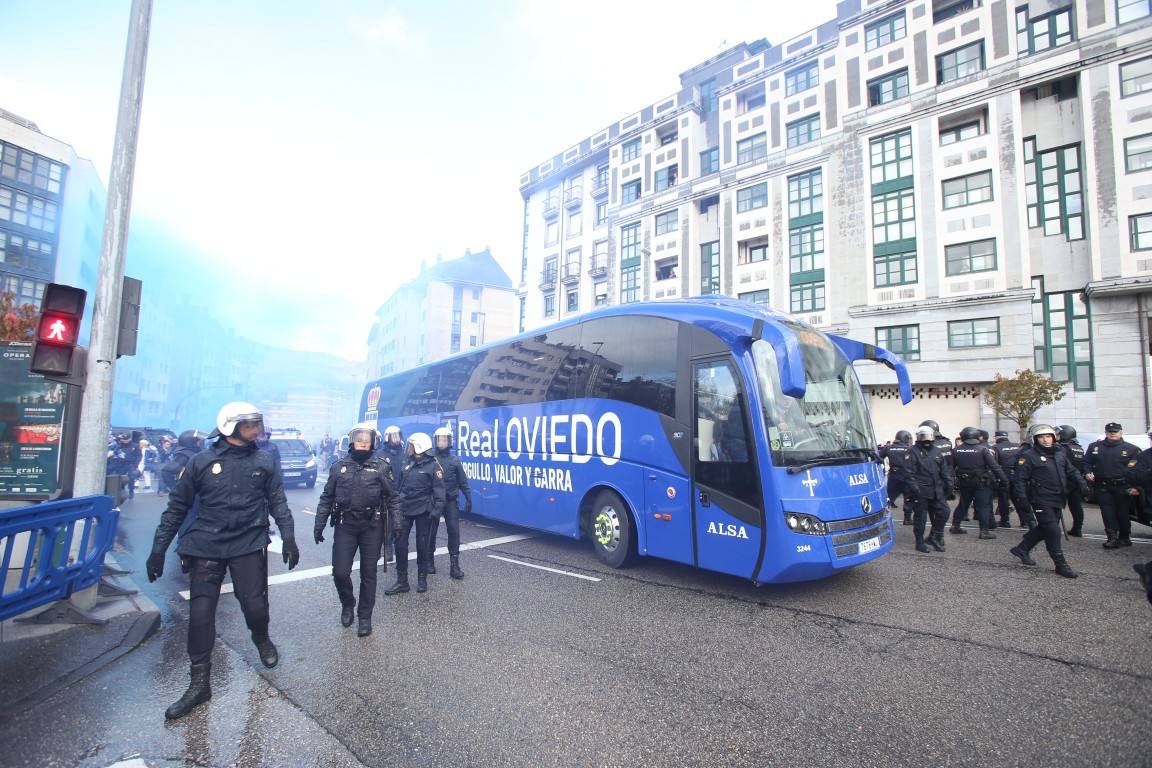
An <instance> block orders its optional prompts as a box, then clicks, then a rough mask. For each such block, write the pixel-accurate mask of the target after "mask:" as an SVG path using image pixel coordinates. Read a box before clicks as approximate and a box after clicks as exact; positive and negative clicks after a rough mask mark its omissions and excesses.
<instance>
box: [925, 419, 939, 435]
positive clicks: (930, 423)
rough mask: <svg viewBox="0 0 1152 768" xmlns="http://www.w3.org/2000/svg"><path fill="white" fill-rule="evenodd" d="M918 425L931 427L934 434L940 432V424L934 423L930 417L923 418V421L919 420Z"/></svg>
mask: <svg viewBox="0 0 1152 768" xmlns="http://www.w3.org/2000/svg"><path fill="white" fill-rule="evenodd" d="M920 426H922V427H932V431H933V432H935V433H936V434H940V425H939V424H937V423H936V422H935V421H933V420H932V419H924V421H922V422H920Z"/></svg>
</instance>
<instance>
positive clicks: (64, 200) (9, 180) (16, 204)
mask: <svg viewBox="0 0 1152 768" xmlns="http://www.w3.org/2000/svg"><path fill="white" fill-rule="evenodd" d="M105 197H106V193H105V190H104V184H103V183H102V182H101V181H100V177H99V174H97V173H96V169H95V167H94V166H93V165H92V163H91V162H89V161H88V160H85V159H84V158H82V157H79V156H77V154H76V152H75V151H74V150H73V149H72V147H71V146H69V145H68V144H65V143H64V142H62V141H59V140H57V139H53V138H51V137H49V136H45V135H44V134H43V133H41V132H40V129H39V128H38V127H37V126H36V124H35V123H33V122H31V121H29V120H26V119H24V118H22V117H20V116H19V115H14V114H12V113H11V112H6V111H4V110H2V109H0V291H4V292H11V293H13V294H15V295H16V300H17V302H18V303H21V304H33V305H35V306H37V307H39V306H40V300H41V299H42V298H43V296H44V286H45V285H47V284H48V283H50V282H54V281H55V282H60V283H66V284H68V285H75V286H77V287H80V288H84V289H85V290H87V291H89V293H91V292H92V291H94V290H95V287H96V270H97V268H98V265H99V263H100V240H101V237H102V234H103V228H104V201H105ZM90 322H91V320H90V313H89V318H87V319H86V320H85V323H84V326H83V327H82V328H81V341H82V342H84V343H86V340H87V338H88V329H89V324H90Z"/></svg>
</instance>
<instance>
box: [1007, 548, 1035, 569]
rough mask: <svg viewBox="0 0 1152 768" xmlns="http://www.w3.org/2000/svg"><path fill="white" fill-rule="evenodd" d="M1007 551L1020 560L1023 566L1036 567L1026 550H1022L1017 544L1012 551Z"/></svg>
mask: <svg viewBox="0 0 1152 768" xmlns="http://www.w3.org/2000/svg"><path fill="white" fill-rule="evenodd" d="M1008 551H1009V552H1011V553H1012V554H1013V555H1015V556H1016V557H1018V558H1020V562H1022V563H1024V565H1036V561H1035V560H1033V559H1032V556H1031V555H1029V554H1028V550H1026V549H1024V547H1022V546H1020V545H1019V544H1017V545H1016V546H1014V547H1012V549H1010V550H1008Z"/></svg>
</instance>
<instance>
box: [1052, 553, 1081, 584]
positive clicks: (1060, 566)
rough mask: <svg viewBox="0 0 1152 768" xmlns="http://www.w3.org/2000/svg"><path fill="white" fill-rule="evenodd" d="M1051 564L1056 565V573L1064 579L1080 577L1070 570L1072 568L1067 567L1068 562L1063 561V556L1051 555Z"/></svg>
mask: <svg viewBox="0 0 1152 768" xmlns="http://www.w3.org/2000/svg"><path fill="white" fill-rule="evenodd" d="M1052 562H1053V563H1055V564H1056V573H1058V574H1060V575H1061V576H1063V577H1064V578H1066V579H1074V578H1076V577H1077V576H1079V575H1080V574H1078V573H1076V571H1074V570H1072V566H1070V565H1068V561H1067V560H1065V559H1064V555H1063V554H1059V555H1052Z"/></svg>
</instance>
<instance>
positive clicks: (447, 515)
mask: <svg viewBox="0 0 1152 768" xmlns="http://www.w3.org/2000/svg"><path fill="white" fill-rule="evenodd" d="M444 528H445V530H447V531H448V554H449V555H459V554H460V504H459V499H447V500H445V502H444ZM439 530H440V518H438V517H433V518H432V519H431V520H430V521H429V528H428V558H429V560H431V559H432V557H433V555H435V554H436V534H437V532H438V531H439Z"/></svg>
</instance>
